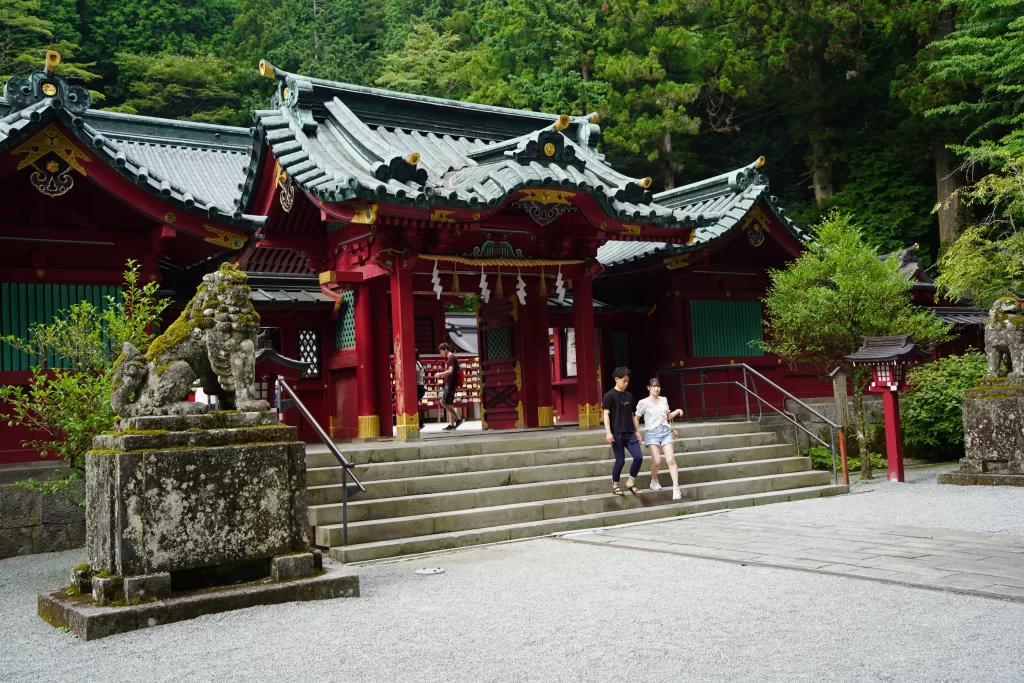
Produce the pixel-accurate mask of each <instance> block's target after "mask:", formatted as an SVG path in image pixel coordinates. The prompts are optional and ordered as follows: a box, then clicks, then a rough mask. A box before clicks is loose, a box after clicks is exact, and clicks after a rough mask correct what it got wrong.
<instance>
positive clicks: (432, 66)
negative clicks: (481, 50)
mask: <svg viewBox="0 0 1024 683" xmlns="http://www.w3.org/2000/svg"><path fill="white" fill-rule="evenodd" d="M459 42H460V40H459V37H458V36H456V35H454V34H452V33H450V32H445V33H444V34H439V33H438V32H437V31H436V30H435V29H434V28H433V27H432V26H431V25H430V24H425V23H424V24H416V25H415V26H413V27H412V29H411V30H410V31H409V36H408V37H407V38H406V40H405V45H404V46H403V48H402V50H401V51H399V52H393V53H391V54H389V55H387V56H386V57H385V58H384V68H383V70H382V71H381V74H380V76H378V77H377V85H379V86H381V87H383V88H389V89H391V90H399V91H402V92H413V93H419V94H421V95H432V96H434V97H448V98H450V97H452V96H453V95H456V94H458V93H459V92H460V90H461V87H462V86H463V79H464V78H465V77H466V76H465V74H464V73H463V69H465V67H466V64H467V63H468V62H469V59H470V54H471V53H470V52H469V51H468V50H462V49H459Z"/></svg>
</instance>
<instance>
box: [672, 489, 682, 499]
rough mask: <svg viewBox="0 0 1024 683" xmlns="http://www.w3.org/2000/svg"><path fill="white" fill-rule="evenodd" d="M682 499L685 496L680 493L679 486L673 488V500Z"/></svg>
mask: <svg viewBox="0 0 1024 683" xmlns="http://www.w3.org/2000/svg"><path fill="white" fill-rule="evenodd" d="M682 497H683V494H682V493H680V491H679V487H678V486H673V487H672V500H681V499H682Z"/></svg>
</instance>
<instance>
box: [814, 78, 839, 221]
mask: <svg viewBox="0 0 1024 683" xmlns="http://www.w3.org/2000/svg"><path fill="white" fill-rule="evenodd" d="M810 82H811V87H812V88H813V89H814V95H813V98H812V101H811V102H810V103H809V106H810V107H811V112H810V119H811V129H810V131H809V135H808V142H809V143H810V146H811V176H812V182H813V183H814V201H815V202H816V203H817V204H818V206H822V205H823V204H824V203H825V202H826V201H828V200H829V199H831V198H832V195H834V194H835V189H834V188H833V187H832V158H831V153H830V145H829V141H828V138H829V132H828V125H827V123H826V121H825V104H824V100H825V97H824V94H823V93H824V89H825V62H824V61H818V62H815V63H814V64H812V65H811V71H810Z"/></svg>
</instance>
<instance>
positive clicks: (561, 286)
mask: <svg viewBox="0 0 1024 683" xmlns="http://www.w3.org/2000/svg"><path fill="white" fill-rule="evenodd" d="M555 292H556V293H557V294H558V303H560V304H564V303H565V280H563V279H562V266H558V277H556V278H555Z"/></svg>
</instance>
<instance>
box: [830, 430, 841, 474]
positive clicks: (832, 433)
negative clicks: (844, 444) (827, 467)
mask: <svg viewBox="0 0 1024 683" xmlns="http://www.w3.org/2000/svg"><path fill="white" fill-rule="evenodd" d="M828 440H829V443H830V444H831V450H832V483H833V484H838V483H839V473H838V472H837V471H836V430H835V428H834V427H833V426H832V425H829V426H828Z"/></svg>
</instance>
